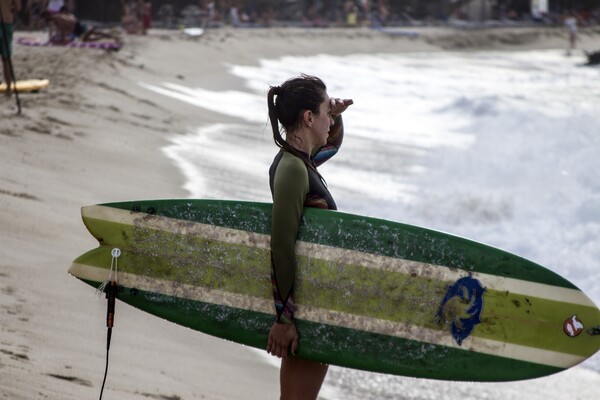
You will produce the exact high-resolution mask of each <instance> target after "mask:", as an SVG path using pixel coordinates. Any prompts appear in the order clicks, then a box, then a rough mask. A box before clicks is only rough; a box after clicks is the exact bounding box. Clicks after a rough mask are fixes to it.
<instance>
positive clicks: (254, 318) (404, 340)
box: [69, 199, 600, 381]
mask: <svg viewBox="0 0 600 400" xmlns="http://www.w3.org/2000/svg"><path fill="white" fill-rule="evenodd" d="M82 217H83V222H84V224H85V226H86V227H87V229H88V230H89V232H90V233H91V234H92V235H93V236H94V237H95V238H96V239H97V240H98V241H99V246H98V247H97V248H95V249H92V250H90V251H89V252H87V253H85V254H83V255H81V256H79V257H78V258H77V259H75V260H74V261H73V263H72V265H71V266H70V268H69V273H70V274H71V275H73V276H75V277H77V278H79V279H81V280H83V281H84V282H86V283H88V284H90V285H92V286H94V287H98V286H99V285H101V283H102V282H104V281H107V280H108V279H109V277H111V278H112V279H116V280H117V285H118V288H119V290H118V299H119V300H121V301H123V302H125V303H129V304H131V305H132V306H134V307H137V308H139V309H141V310H144V311H146V312H149V313H150V314H153V315H156V316H158V317H161V318H165V319H167V320H169V321H172V322H175V323H177V324H180V325H183V326H186V327H189V328H192V329H195V330H198V331H201V332H204V333H207V334H210V335H213V336H217V337H220V338H223V339H227V340H232V341H234V342H238V343H241V344H244V345H247V346H252V347H256V348H259V349H265V348H266V344H267V334H268V331H269V329H270V327H271V325H272V323H273V321H274V315H275V312H274V305H273V300H272V292H271V282H270V250H269V243H270V229H271V227H270V224H271V204H267V203H252V202H238V201H219V200H188V199H182V200H150V201H132V202H123V203H107V204H100V205H92V206H87V207H83V208H82ZM114 249H119V250H118V251H115V250H114ZM296 252H297V259H298V266H297V274H296V275H297V280H296V292H295V293H296V298H295V300H296V303H297V311H296V318H297V321H296V324H297V327H298V332H299V335H300V337H301V344H300V348H299V351H298V353H297V356H298V357H303V358H306V359H310V360H315V361H318V362H322V363H328V364H333V365H339V366H343V367H349V368H356V369H361V370H366V371H374V372H381V373H388V374H396V375H405V376H412V377H423V378H433V379H442V380H469V381H511V380H521V379H528V378H535V377H540V376H544V375H549V374H553V373H557V372H559V371H562V370H565V369H567V368H569V367H572V366H574V365H576V364H579V363H580V362H582V361H583V360H585V359H586V358H588V357H590V356H592V355H593V354H594V353H596V352H597V351H598V350H599V349H600V310H599V309H598V308H597V307H596V305H595V304H594V303H593V302H592V301H591V300H590V299H589V298H588V297H587V296H586V295H585V294H584V293H583V292H582V291H581V290H579V289H578V288H577V287H576V286H575V285H573V284H572V283H570V282H569V281H567V280H566V279H564V278H563V277H561V276H559V275H557V274H556V273H554V272H552V271H550V270H549V269H546V268H544V267H542V266H540V265H537V264H535V263H533V262H530V261H527V260H525V259H523V258H521V257H518V256H516V255H513V254H510V253H507V252H505V251H502V250H499V249H495V248H492V247H490V246H486V245H484V244H481V243H478V242H474V241H471V240H467V239H465V238H461V237H457V236H453V235H450V234H446V233H442V232H437V231H433V230H429V229H425V228H421V227H417V226H412V225H407V224H402V223H397V222H392V221H386V220H381V219H375V218H369V217H365V216H360V215H352V214H346V213H341V212H336V211H328V210H320V209H312V208H307V209H305V212H304V216H303V219H302V224H301V229H300V232H299V236H298V241H297V246H296ZM119 253H120V255H119V256H118V257H116V256H115V254H116V255H118V254H119Z"/></svg>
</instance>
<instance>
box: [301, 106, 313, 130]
mask: <svg viewBox="0 0 600 400" xmlns="http://www.w3.org/2000/svg"><path fill="white" fill-rule="evenodd" d="M302 121H303V122H304V124H305V125H306V126H309V127H310V126H311V125H312V122H313V112H312V111H310V110H304V113H302Z"/></svg>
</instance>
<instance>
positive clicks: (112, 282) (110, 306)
mask: <svg viewBox="0 0 600 400" xmlns="http://www.w3.org/2000/svg"><path fill="white" fill-rule="evenodd" d="M111 255H112V259H111V262H110V272H109V274H108V280H107V281H106V282H104V283H103V284H102V285H100V286H99V287H98V291H99V292H100V293H106V300H107V309H106V328H107V332H106V366H105V367H104V378H103V379H102V388H101V389H100V400H102V395H103V394H104V385H105V384H106V377H107V376H108V355H109V353H110V340H111V338H112V328H113V325H114V323H115V303H116V300H117V292H118V286H117V281H118V278H119V268H118V258H119V256H120V255H121V250H120V249H118V248H114V249H112V251H111ZM113 268H114V272H115V276H114V278H113Z"/></svg>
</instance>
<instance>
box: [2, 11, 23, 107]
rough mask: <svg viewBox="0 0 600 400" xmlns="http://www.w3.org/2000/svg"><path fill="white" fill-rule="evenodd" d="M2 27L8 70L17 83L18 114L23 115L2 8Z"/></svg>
mask: <svg viewBox="0 0 600 400" xmlns="http://www.w3.org/2000/svg"><path fill="white" fill-rule="evenodd" d="M0 22H2V23H0V25H1V26H2V39H3V40H2V42H3V44H4V50H5V53H6V54H5V55H6V59H7V60H8V70H9V71H10V76H11V78H12V81H13V82H14V83H15V99H16V100H17V114H21V101H20V100H19V91H18V90H17V78H16V77H15V70H14V69H13V65H12V60H11V57H10V55H9V54H8V53H9V51H8V49H9V48H10V43H8V36H7V32H6V26H4V23H5V22H4V15H3V14H2V7H0ZM11 84H12V82H6V90H10V89H11V88H10V85H11Z"/></svg>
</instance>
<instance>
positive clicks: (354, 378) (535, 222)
mask: <svg viewBox="0 0 600 400" xmlns="http://www.w3.org/2000/svg"><path fill="white" fill-rule="evenodd" d="M583 61H584V59H583V57H579V56H573V57H566V56H565V54H564V51H563V50H546V51H523V52H503V51H495V52H468V53H467V52H464V53H454V52H433V53H431V52H427V53H406V54H379V55H362V54H356V55H349V56H344V57H338V56H330V55H315V56H312V57H282V58H279V59H264V60H261V61H260V63H259V64H258V65H256V66H243V65H227V66H225V68H227V69H228V71H229V73H230V74H231V75H232V76H236V77H238V78H241V79H243V81H244V82H245V89H244V90H243V91H224V92H214V91H209V90H205V89H202V88H190V87H185V86H182V85H181V84H180V83H177V84H176V83H173V82H163V83H160V84H156V83H153V84H152V85H150V84H148V83H140V84H141V85H143V86H144V87H146V88H148V89H149V90H152V91H154V92H156V93H159V94H162V95H165V96H170V97H172V98H176V99H179V100H181V101H184V102H187V103H190V104H194V105H196V106H198V107H201V108H205V109H208V110H211V111H215V112H219V113H222V114H224V115H227V116H230V117H235V120H236V121H238V122H236V123H234V124H233V123H221V124H214V125H204V126H199V127H197V128H196V129H194V130H191V131H189V132H179V133H176V134H175V135H174V136H172V138H171V144H170V145H169V146H168V147H166V148H165V149H164V152H165V154H166V155H167V156H168V157H170V158H171V159H172V160H173V162H174V163H175V164H176V165H177V166H179V167H180V169H181V171H182V173H183V174H184V175H185V177H186V185H185V188H186V189H187V190H188V191H189V194H190V197H193V198H220V199H238V200H252V201H270V200H271V199H270V192H269V188H268V167H269V165H270V163H271V161H272V159H273V157H274V155H275V153H276V152H277V148H276V147H275V145H274V143H273V140H272V133H271V128H270V125H269V122H268V115H267V106H266V93H267V90H268V88H269V85H277V84H280V83H281V82H283V81H284V80H286V79H287V78H289V77H292V76H297V75H299V74H300V73H307V74H312V75H316V76H319V77H321V78H322V79H323V80H324V81H325V83H326V84H327V86H328V93H329V95H330V96H332V97H340V98H352V99H353V100H354V105H352V106H351V107H350V108H349V109H348V110H347V111H346V112H345V113H344V124H345V132H346V136H345V140H344V144H343V146H342V149H341V150H340V152H339V153H338V154H337V155H336V156H335V157H334V158H333V159H332V160H331V161H329V162H328V163H326V164H324V165H323V166H322V167H321V168H320V171H321V173H322V175H323V176H324V177H325V179H326V180H327V182H328V185H329V189H330V191H331V192H332V194H333V196H334V197H335V199H336V202H337V204H338V208H339V209H340V210H342V211H344V212H350V213H357V214H363V215H369V216H373V217H378V218H384V219H389V220H395V221H400V222H406V223H410V224H414V225H421V226H425V227H428V228H432V229H437V230H442V231H446V232H450V233H453V234H456V235H459V236H464V237H466V238H469V239H473V240H476V241H479V242H483V243H486V244H489V245H492V246H494V247H498V248H501V249H504V250H507V251H509V252H511V253H515V254H518V255H520V256H522V257H525V258H527V259H530V260H532V261H534V262H537V263H539V264H541V265H544V266H546V267H547V268H549V269H551V270H553V271H555V272H557V273H559V274H561V275H563V276H565V277H566V278H567V279H569V280H570V281H572V282H573V283H575V284H576V285H577V286H578V287H580V288H581V289H582V290H583V291H584V292H586V293H587V294H588V296H589V297H590V298H591V299H592V300H593V301H594V302H595V303H596V304H600V272H599V271H600V179H599V178H600V176H599V171H600V128H599V127H600V69H599V68H593V67H586V66H583V65H582V64H583ZM228 120H232V119H231V118H229V119H228ZM269 361H270V362H273V361H274V360H273V359H271V360H269ZM599 390H600V354H597V355H596V356H595V357H593V358H592V359H590V360H588V361H586V362H584V363H583V364H582V366H578V367H576V368H573V369H571V370H569V371H566V372H563V373H561V374H557V375H555V376H550V377H547V378H542V379H537V380H534V381H524V382H515V383H494V384H482V383H457V382H439V381H432V380H425V379H413V378H403V377H392V376H387V375H381V374H373V373H366V372H362V371H353V370H349V369H344V368H337V367H331V369H330V372H329V374H328V377H327V379H326V381H325V385H324V388H323V390H322V393H321V398H322V399H328V400H341V399H348V400H358V399H361V400H370V399H441V398H444V399H461V400H464V399H503V400H506V399H523V398H528V399H540V400H541V399H543V400H547V399H558V398H567V397H568V398H569V399H590V398H595V397H597V395H598V392H599Z"/></svg>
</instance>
